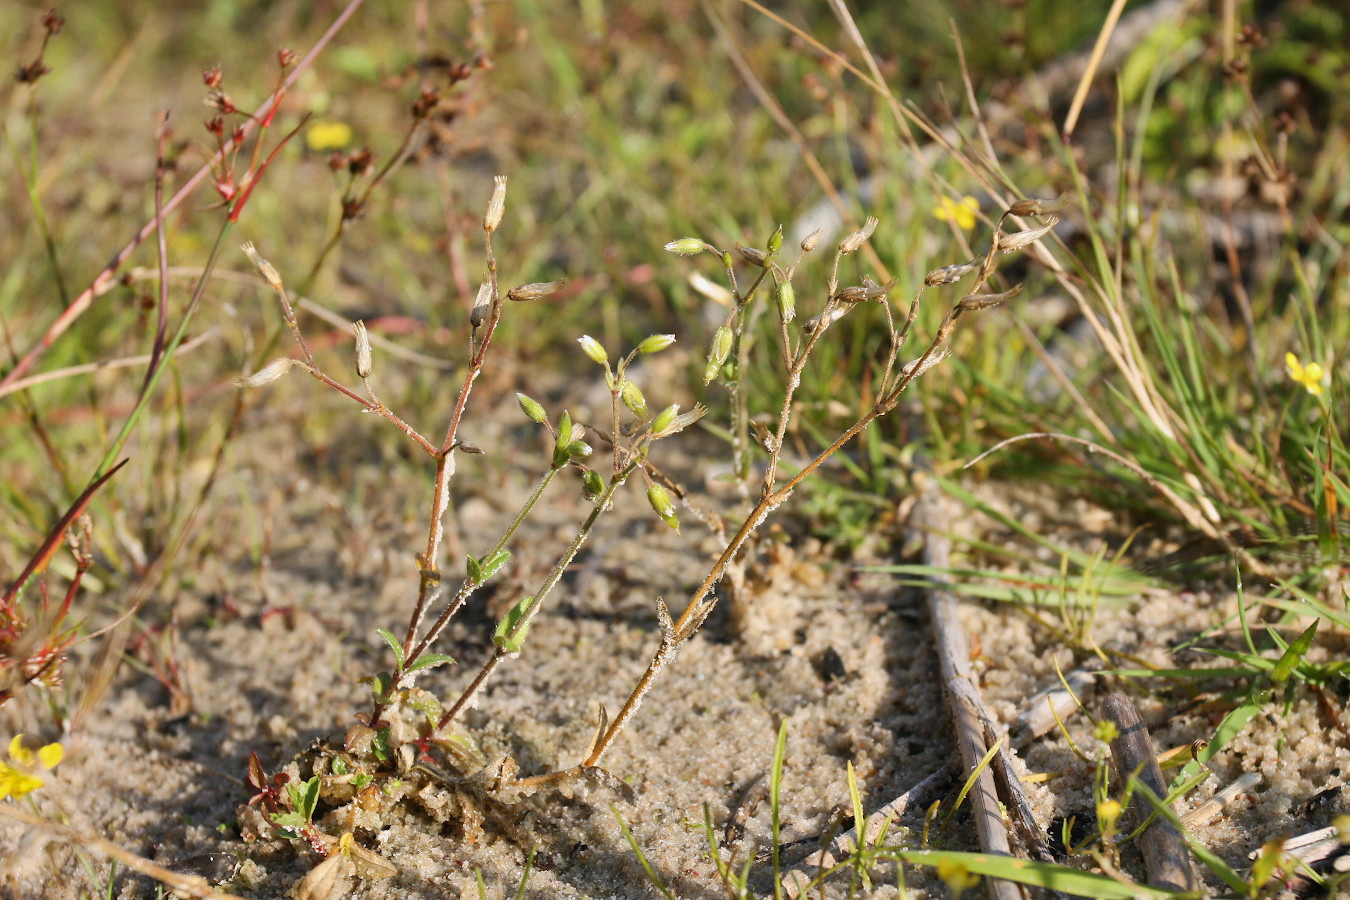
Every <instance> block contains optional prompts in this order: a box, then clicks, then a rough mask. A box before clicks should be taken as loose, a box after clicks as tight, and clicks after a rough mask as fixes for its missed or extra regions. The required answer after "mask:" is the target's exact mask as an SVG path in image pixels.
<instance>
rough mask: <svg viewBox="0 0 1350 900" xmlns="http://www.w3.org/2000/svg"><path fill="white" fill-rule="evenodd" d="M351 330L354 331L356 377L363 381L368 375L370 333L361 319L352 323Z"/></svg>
mask: <svg viewBox="0 0 1350 900" xmlns="http://www.w3.org/2000/svg"><path fill="white" fill-rule="evenodd" d="M352 331H354V332H356V377H357V378H360V379H361V380H362V381H364V380H365V379H367V378H369V377H370V366H371V362H370V333H369V332H368V331H366V323H365V322H361V321H357V322H353V323H352Z"/></svg>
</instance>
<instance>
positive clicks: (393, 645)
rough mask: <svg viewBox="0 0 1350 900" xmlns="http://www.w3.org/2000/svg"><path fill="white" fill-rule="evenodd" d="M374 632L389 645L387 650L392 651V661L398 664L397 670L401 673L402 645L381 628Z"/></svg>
mask: <svg viewBox="0 0 1350 900" xmlns="http://www.w3.org/2000/svg"><path fill="white" fill-rule="evenodd" d="M376 631H377V632H378V633H379V635H380V637H382V638H384V641H385V643H386V644H388V645H389V648H390V649H391V650H393V651H394V660H395V662H397V663H398V669H399V671H400V672H401V671H403V645H402V644H401V643H399V640H398V638H396V637H394V636H393V635H392V634H391V633H389V632H388V631H385V630H384V629H383V628H377V629H376Z"/></svg>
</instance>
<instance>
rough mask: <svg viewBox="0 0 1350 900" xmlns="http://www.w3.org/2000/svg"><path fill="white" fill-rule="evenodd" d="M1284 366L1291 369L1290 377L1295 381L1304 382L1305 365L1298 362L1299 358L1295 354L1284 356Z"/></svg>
mask: <svg viewBox="0 0 1350 900" xmlns="http://www.w3.org/2000/svg"><path fill="white" fill-rule="evenodd" d="M1284 365H1285V367H1286V368H1287V369H1289V377H1290V378H1292V379H1294V380H1295V381H1302V380H1303V363H1301V362H1299V361H1298V357H1297V356H1295V355H1294V354H1293V353H1286V354H1285V355H1284Z"/></svg>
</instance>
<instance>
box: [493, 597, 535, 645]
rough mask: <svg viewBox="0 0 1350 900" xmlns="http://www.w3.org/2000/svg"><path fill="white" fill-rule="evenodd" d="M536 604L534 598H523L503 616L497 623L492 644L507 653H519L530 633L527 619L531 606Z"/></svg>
mask: <svg viewBox="0 0 1350 900" xmlns="http://www.w3.org/2000/svg"><path fill="white" fill-rule="evenodd" d="M533 602H534V598H533V597H522V598H520V602H519V603H517V604H516V605H515V606H513V607H511V609H510V610H509V611H508V612H507V613H506V615H504V616H502V618H501V621H500V622H498V623H497V630H496V631H495V632H493V635H492V643H494V644H496V645H497V646H498V647H500V648H501V649H503V650H505V651H506V652H507V653H519V652H520V648H521V647H522V646H523V645H524V644H525V636H526V635H527V634H529V632H530V621H529V619H527V618H526V615H527V613H528V612H529V610H530V604H532V603H533Z"/></svg>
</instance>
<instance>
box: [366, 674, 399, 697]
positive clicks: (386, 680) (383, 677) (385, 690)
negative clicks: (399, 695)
mask: <svg viewBox="0 0 1350 900" xmlns="http://www.w3.org/2000/svg"><path fill="white" fill-rule="evenodd" d="M393 686H394V676H392V675H390V674H389V673H388V672H380V673H378V674H376V675H375V676H374V677H373V678H371V679H370V689H371V691H373V692H374V694H375V699H377V700H380V701H383V700H385V699H387V698H388V697H389V689H390V688H392V687H393Z"/></svg>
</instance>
